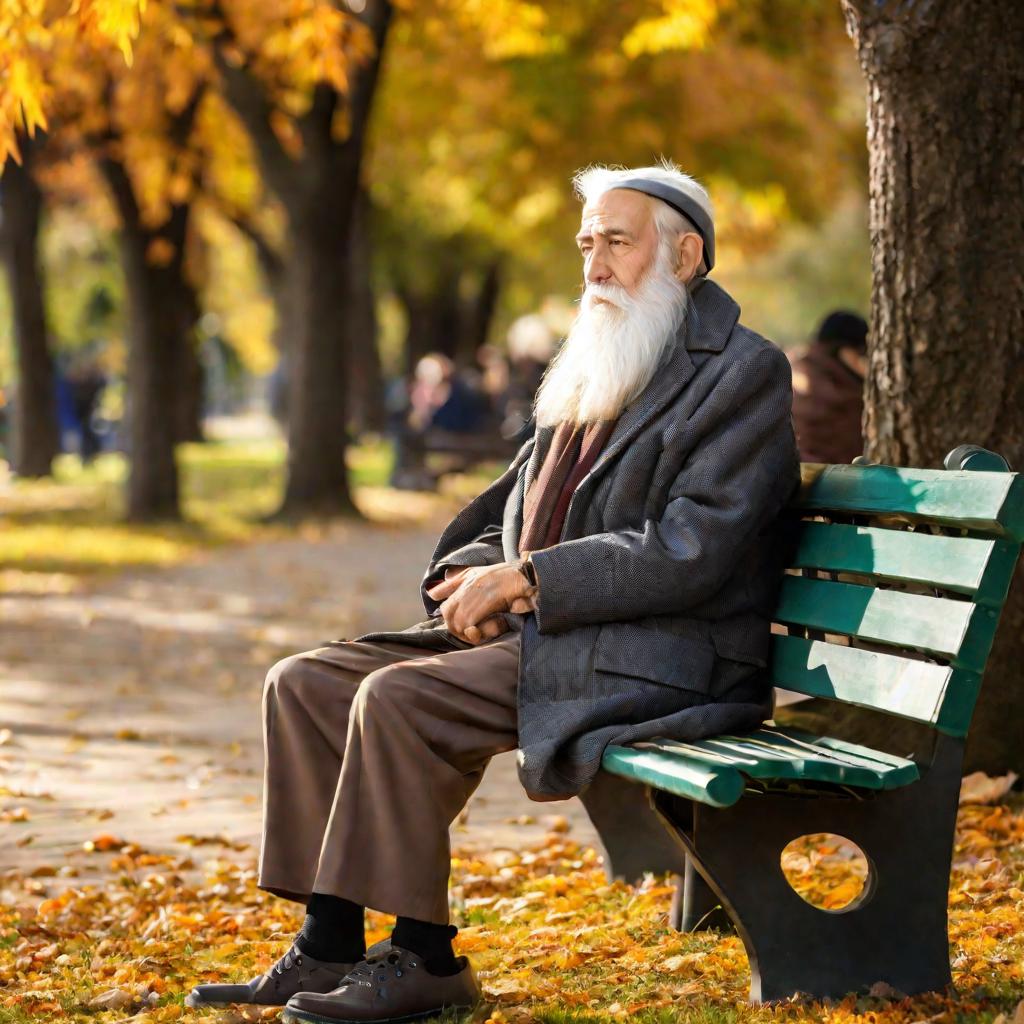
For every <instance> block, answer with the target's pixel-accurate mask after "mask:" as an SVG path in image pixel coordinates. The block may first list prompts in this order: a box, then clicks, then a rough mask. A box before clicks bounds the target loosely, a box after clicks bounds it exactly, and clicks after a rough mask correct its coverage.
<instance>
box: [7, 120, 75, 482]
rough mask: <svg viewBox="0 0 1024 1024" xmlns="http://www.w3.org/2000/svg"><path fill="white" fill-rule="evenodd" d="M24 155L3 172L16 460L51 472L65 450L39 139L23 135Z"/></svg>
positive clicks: (24, 471) (30, 473) (26, 469)
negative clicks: (46, 286)
mask: <svg viewBox="0 0 1024 1024" xmlns="http://www.w3.org/2000/svg"><path fill="white" fill-rule="evenodd" d="M19 144H20V146H21V152H22V159H23V161H24V163H23V164H22V165H20V166H19V165H18V164H17V163H15V161H14V160H12V159H9V160H8V161H7V164H6V166H5V167H4V170H3V176H2V177H0V216H2V230H0V248H2V251H3V261H4V268H5V270H6V273H7V283H8V287H9V290H10V296H11V307H12V312H13V318H14V347H15V357H16V364H17V380H16V385H15V391H14V418H13V422H12V423H11V424H10V426H9V430H10V434H11V442H12V443H11V466H12V468H13V469H14V472H15V473H17V474H18V475H19V476H24V477H42V476H48V475H49V474H50V468H51V465H52V463H53V460H54V458H55V457H56V455H57V454H58V452H59V451H60V432H59V426H58V422H57V403H56V392H55V380H54V366H53V357H52V356H51V354H50V347H49V340H48V338H47V330H46V310H45V305H44V298H43V280H42V270H41V267H40V261H39V222H40V216H41V213H42V207H43V196H42V192H41V191H40V189H39V186H38V184H37V183H36V181H35V178H34V177H33V175H32V162H33V160H34V157H35V149H36V148H37V146H38V141H37V140H31V139H21V140H20V143H19Z"/></svg>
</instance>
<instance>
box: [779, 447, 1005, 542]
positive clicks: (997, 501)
mask: <svg viewBox="0 0 1024 1024" xmlns="http://www.w3.org/2000/svg"><path fill="white" fill-rule="evenodd" d="M801 472H802V474H803V487H802V488H801V491H800V495H799V496H798V498H797V499H796V502H795V505H796V507H798V508H801V509H808V510H813V509H816V510H821V511H831V512H845V513H860V514H864V515H876V516H885V515H889V516H896V517H899V518H902V519H904V520H906V521H908V522H929V523H935V524H938V525H944V526H953V527H958V528H960V529H963V530H971V531H973V532H976V533H985V534H991V535H994V536H999V537H1006V538H1008V539H1010V540H1014V541H1016V542H1017V543H1020V542H1021V541H1022V540H1024V500H1022V497H1021V492H1022V490H1024V483H1022V481H1021V478H1020V475H1019V474H1017V473H991V472H989V473H978V472H971V471H964V472H951V471H950V470H942V469H938V470H936V469H901V468H898V467H895V466H823V465H819V464H817V463H804V464H803V465H802V467H801Z"/></svg>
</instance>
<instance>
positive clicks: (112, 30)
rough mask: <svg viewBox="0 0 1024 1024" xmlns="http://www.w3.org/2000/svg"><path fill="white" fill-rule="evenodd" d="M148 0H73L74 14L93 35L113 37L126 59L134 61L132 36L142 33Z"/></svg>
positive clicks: (107, 38) (127, 61)
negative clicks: (141, 17) (140, 23)
mask: <svg viewBox="0 0 1024 1024" xmlns="http://www.w3.org/2000/svg"><path fill="white" fill-rule="evenodd" d="M145 8H146V0H72V4H71V10H70V15H71V17H76V18H78V19H79V21H80V24H81V27H82V29H83V30H84V31H85V32H86V33H87V34H89V35H92V36H94V37H96V38H99V39H103V40H110V41H111V42H112V43H114V45H115V46H117V48H118V49H119V50H120V51H121V53H122V54H123V56H124V59H125V62H126V63H127V64H129V65H130V64H131V62H132V40H133V39H134V38H135V37H136V36H137V35H138V34H139V17H140V15H141V13H142V12H143V11H144V10H145Z"/></svg>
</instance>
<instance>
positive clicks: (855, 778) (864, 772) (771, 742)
mask: <svg viewBox="0 0 1024 1024" xmlns="http://www.w3.org/2000/svg"><path fill="white" fill-rule="evenodd" d="M707 745H713V746H714V748H715V749H721V748H722V747H727V748H729V749H731V750H732V751H734V753H735V754H736V755H737V757H738V758H740V759H742V760H741V762H740V763H738V764H737V767H738V768H739V769H740V771H742V772H744V774H746V775H748V776H750V778H754V779H811V780H814V781H815V782H834V783H843V784H846V785H852V786H863V787H865V788H867V789H882V788H886V787H885V781H886V776H889V775H891V774H892V773H894V772H897V773H898V772H899V770H900V769H901V768H903V767H904V766H905V762H903V763H901V764H898V765H883V764H880V763H878V762H875V763H871V762H870V761H868V760H867V759H865V758H861V757H857V756H854V755H849V754H844V753H842V752H840V751H835V750H828V749H818V748H815V747H812V746H811V745H809V744H806V743H804V744H800V743H795V742H793V741H792V740H791V739H790V737H788V736H786V735H785V734H784V733H782V732H780V731H777V730H776V731H768V730H758V731H757V732H755V733H751V734H747V735H743V736H722V737H717V736H716V737H714V739H709V740H699V741H697V742H696V743H691V744H686V745H685V749H687V750H688V749H689V748H691V747H697V748H699V749H705V748H706V746H707Z"/></svg>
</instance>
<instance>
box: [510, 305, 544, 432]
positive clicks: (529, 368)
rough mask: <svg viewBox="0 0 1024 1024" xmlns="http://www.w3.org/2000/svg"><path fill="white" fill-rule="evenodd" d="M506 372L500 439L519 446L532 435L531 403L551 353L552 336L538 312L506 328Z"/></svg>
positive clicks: (520, 318)
mask: <svg viewBox="0 0 1024 1024" xmlns="http://www.w3.org/2000/svg"><path fill="white" fill-rule="evenodd" d="M507 341H508V355H509V362H510V364H511V366H510V372H509V387H508V394H507V397H506V400H505V418H504V421H503V423H502V426H501V436H502V437H505V438H508V439H509V440H514V441H516V442H517V443H519V444H522V443H523V442H524V441H525V440H526V439H527V438H529V437H531V436H532V435H533V429H534V423H533V400H534V397H535V396H536V394H537V389H538V388H539V387H540V382H541V380H542V379H543V377H544V371H545V370H547V368H548V364H549V363H550V362H551V359H552V357H553V356H554V354H555V347H556V339H555V334H554V332H553V331H552V330H551V328H550V327H549V326H548V323H547V321H546V320H545V319H544V317H542V316H541V315H540V314H538V313H531V314H529V315H528V316H521V317H519V319H518V320H515V321H513V323H512V326H511V327H509V329H508V337H507Z"/></svg>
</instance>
